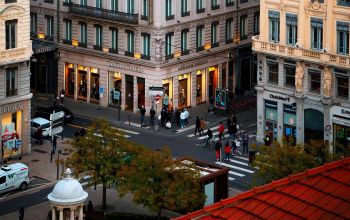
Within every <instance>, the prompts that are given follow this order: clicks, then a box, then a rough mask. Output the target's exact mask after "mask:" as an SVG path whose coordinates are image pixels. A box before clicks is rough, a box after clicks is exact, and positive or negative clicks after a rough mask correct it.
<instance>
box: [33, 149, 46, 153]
mask: <svg viewBox="0 0 350 220" xmlns="http://www.w3.org/2000/svg"><path fill="white" fill-rule="evenodd" d="M33 151H35V152H38V153H41V154H45V153H47V151H44V150H40V149H34V150H33Z"/></svg>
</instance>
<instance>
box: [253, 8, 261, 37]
mask: <svg viewBox="0 0 350 220" xmlns="http://www.w3.org/2000/svg"><path fill="white" fill-rule="evenodd" d="M259 22H260V12H255V13H254V27H253V29H254V30H253V32H254V35H258V34H259V33H260V23H259Z"/></svg>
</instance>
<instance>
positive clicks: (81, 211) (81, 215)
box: [78, 205, 84, 220]
mask: <svg viewBox="0 0 350 220" xmlns="http://www.w3.org/2000/svg"><path fill="white" fill-rule="evenodd" d="M83 216H84V213H83V205H81V206H80V207H79V218H78V220H83Z"/></svg>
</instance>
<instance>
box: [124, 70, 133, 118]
mask: <svg viewBox="0 0 350 220" xmlns="http://www.w3.org/2000/svg"><path fill="white" fill-rule="evenodd" d="M133 108H134V77H133V76H131V75H125V110H128V111H133Z"/></svg>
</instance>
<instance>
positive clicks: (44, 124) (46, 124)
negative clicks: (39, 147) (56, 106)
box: [31, 117, 51, 137]
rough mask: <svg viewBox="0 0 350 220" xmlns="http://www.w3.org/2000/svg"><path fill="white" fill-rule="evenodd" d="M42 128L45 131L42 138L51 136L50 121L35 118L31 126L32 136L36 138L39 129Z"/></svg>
mask: <svg viewBox="0 0 350 220" xmlns="http://www.w3.org/2000/svg"><path fill="white" fill-rule="evenodd" d="M39 127H41V128H42V130H43V133H42V137H46V136H49V134H50V129H51V128H50V121H49V120H47V119H45V118H40V117H38V118H33V119H32V125H31V134H32V135H34V136H35V137H36V133H37V131H38V128H39Z"/></svg>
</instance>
